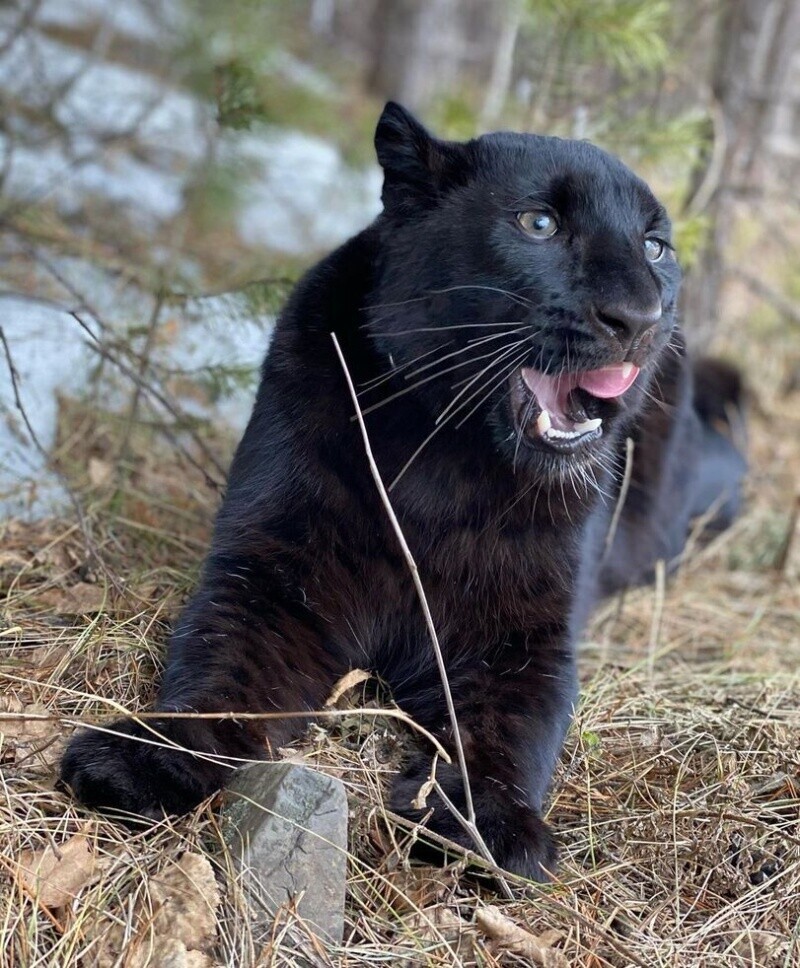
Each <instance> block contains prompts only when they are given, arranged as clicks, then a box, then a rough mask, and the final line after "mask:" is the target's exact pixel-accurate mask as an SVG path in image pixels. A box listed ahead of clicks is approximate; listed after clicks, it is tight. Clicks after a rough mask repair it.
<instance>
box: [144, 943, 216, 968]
mask: <svg viewBox="0 0 800 968" xmlns="http://www.w3.org/2000/svg"><path fill="white" fill-rule="evenodd" d="M212 966H213V962H212V961H211V958H210V957H209V956H208V955H207V954H205V953H204V952H202V951H194V950H190V949H189V948H187V947H186V945H185V944H184V943H183V942H182V941H178V940H177V939H176V938H168V939H167V940H166V941H164V942H163V947H162V948H161V949H160V951H159V952H158V953H157V954H154V955H153V956H152V957H151V960H149V961H148V962H147V968H212Z"/></svg>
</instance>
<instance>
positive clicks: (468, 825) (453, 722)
mask: <svg viewBox="0 0 800 968" xmlns="http://www.w3.org/2000/svg"><path fill="white" fill-rule="evenodd" d="M331 339H332V340H333V345H334V348H335V349H336V354H337V356H338V357H339V362H340V363H341V366H342V370H343V372H344V377H345V380H346V381H347V387H348V389H349V391H350V396H351V398H352V401H353V406H354V407H355V410H356V418H357V419H358V425H359V427H360V428H361V437H362V440H363V442H364V450H365V451H366V455H367V461H368V463H369V469H370V472H371V473H372V477H373V480H374V481H375V485H376V487H377V488H378V494H379V495H380V498H381V502H382V503H383V506H384V508H385V509H386V513H387V515H388V516H389V521H390V522H391V525H392V529H393V530H394V533H395V535H396V537H397V540H398V542H399V543H400V548H401V550H402V552H403V557H404V558H405V560H406V564H407V565H408V569H409V571H410V573H411V578H412V581H413V582H414V588H415V589H416V592H417V597H418V598H419V602H420V605H421V606H422V612H423V615H424V616H425V624H426V626H427V628H428V634H429V635H430V639H431V644H432V645H433V652H434V655H435V656H436V664H437V666H438V668H439V676H440V678H441V681H442V689H443V691H444V697H445V704H446V705H447V714H448V717H449V719H450V728H451V731H452V734H453V745H454V746H455V748H456V758H457V760H458V768H459V771H460V772H461V781H462V783H463V786H464V801H465V804H466V808H467V812H466V816H464V815H462V814H461V811H460V810H458V809H457V808H456V807H455V805H454V804H453V803H452V802H450V801H449V800H448V801H446V802H447V804H448V806H449V808H450V810H451V811H452V812H453V813H454V815H455V816H456V819H457V820H458V821H459V823H461V825H462V827H464V829H465V830H466V831H468V833H469V834H470V836H471V837H472V839H473V841H474V843H475V845H476V847H477V848H478V851H479V853H480V854H481V855H482V856H484V857H485V858H486V860H488V861H489V862H490V863H492V864H495V866H497V865H496V862H495V860H494V858H493V857H492V855H491V853H490V851H489V849H488V847H487V846H486V843H485V842H484V840H483V838H482V837H481V835H480V832H479V831H478V828H477V825H476V823H475V807H474V804H473V800H472V789H471V787H470V782H469V772H468V770H467V760H466V756H465V755H464V746H463V744H462V742H461V734H460V732H459V728H458V716H457V715H456V708H455V704H454V703H453V695H452V692H451V691H450V680H449V679H448V676H447V668H446V666H445V663H444V655H443V654H442V648H441V645H440V644H439V636H438V635H437V633H436V626H435V625H434V622H433V616H432V615H431V610H430V606H429V605H428V598H427V596H426V594H425V589H424V587H423V585H422V580H421V579H420V576H419V569H418V568H417V563H416V561H415V559H414V555H413V554H412V553H411V549H410V548H409V546H408V542H407V541H406V539H405V535H404V534H403V529H402V528H401V527H400V522H399V521H398V520H397V515H396V514H395V512H394V508H393V507H392V502H391V501H390V499H389V495H388V494H387V492H386V487H385V486H384V483H383V478H382V477H381V472H380V470H379V469H378V465H377V463H376V461H375V457H374V455H373V453H372V445H371V444H370V440H369V435H368V433H367V427H366V424H365V423H364V415H363V414H362V412H361V407H360V406H359V404H358V395H357V394H356V388H355V386H354V385H353V380H352V377H351V376H350V370H349V369H348V367H347V362H346V361H345V358H344V354H343V353H342V349H341V347H340V346H339V341H338V339H337V338H336V334H335V333H331ZM440 795H441V790H440ZM501 886H502V887H503V890H504V893H506V894H507V896H508V897H510V898H513V893H512V892H511V888H510V887H509V886H508V884H506V883H505V882H504V881H503V882H501Z"/></svg>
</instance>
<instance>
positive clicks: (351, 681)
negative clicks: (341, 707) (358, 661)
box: [325, 669, 370, 709]
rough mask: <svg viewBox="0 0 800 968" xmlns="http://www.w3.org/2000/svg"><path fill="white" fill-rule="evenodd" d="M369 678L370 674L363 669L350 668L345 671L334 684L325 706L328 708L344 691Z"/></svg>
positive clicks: (334, 703) (337, 700) (333, 704)
mask: <svg viewBox="0 0 800 968" xmlns="http://www.w3.org/2000/svg"><path fill="white" fill-rule="evenodd" d="M369 678H370V674H369V673H368V672H365V671H364V670H363V669H351V670H350V671H349V672H347V673H345V675H343V676H342V678H341V679H340V680H339V681H338V682H337V683H336V685H334V687H333V690H332V692H331V694H330V696H328V698H327V699H326V701H325V708H326V709H329V708H330V707H331V706H335V705H336V703H337V702H339V700H340V699H341V698H342V696H343V695H344V694H345V693H346V692H348V691H349V690H350V689H353V688H354V687H355V686H357V685H359V684H360V683H362V682H366V681H367V679H369Z"/></svg>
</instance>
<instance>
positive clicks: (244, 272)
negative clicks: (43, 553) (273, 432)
mask: <svg viewBox="0 0 800 968" xmlns="http://www.w3.org/2000/svg"><path fill="white" fill-rule="evenodd" d="M0 29H1V30H2V33H0V99H1V100H2V121H1V123H0V189H1V190H2V198H1V199H0V224H1V225H2V230H3V236H2V238H3V241H2V249H1V250H0V275H1V276H2V278H1V279H0V283H1V284H2V286H3V291H2V296H3V298H4V299H5V301H6V302H5V308H6V314H5V320H6V321H5V324H4V332H5V334H6V336H7V337H8V340H9V347H10V350H11V353H12V358H13V360H14V363H15V365H16V367H17V370H18V373H19V375H20V390H21V391H22V392H21V397H22V400H23V402H24V401H25V400H28V401H29V404H30V406H29V410H30V411H31V412H32V413H33V414H34V419H33V422H34V423H35V424H36V427H38V430H39V437H40V440H41V443H42V447H41V448H39V449H38V450H39V451H49V450H50V449H51V448H52V446H53V445H54V443H55V442H56V440H57V438H58V434H57V432H56V423H57V420H58V412H59V406H58V403H57V399H58V397H59V395H61V396H62V397H63V396H69V395H74V394H78V395H83V396H87V395H88V396H89V397H90V398H91V399H93V400H94V401H95V403H97V404H98V405H101V406H102V408H103V410H108V411H118V410H119V409H120V408H121V409H122V411H123V412H126V413H129V414H132V415H133V418H135V419H133V423H135V424H137V425H138V424H139V423H140V418H142V420H145V423H146V424H147V426H149V428H150V432H152V433H155V432H157V431H158V432H160V431H162V430H164V431H166V432H168V433H171V434H172V435H173V441H174V440H177V441H178V442H179V443H181V445H182V446H186V448H187V449H191V448H193V447H195V448H196V442H192V441H190V440H187V439H186V437H185V434H186V428H187V427H190V428H197V427H207V425H208V424H209V422H211V423H214V424H215V426H217V427H219V426H220V425H222V424H224V425H226V426H228V425H230V426H231V428H232V430H233V433H234V436H235V432H236V431H237V430H238V429H239V428H240V427H241V425H242V423H243V421H244V419H245V417H246V414H247V410H248V407H249V400H250V394H251V393H252V388H253V385H254V376H255V372H256V367H257V363H258V359H259V357H260V356H261V354H262V352H263V349H264V347H265V346H266V344H267V342H268V339H269V333H270V331H271V326H272V325H273V322H274V317H275V314H276V312H277V311H278V310H279V307H280V304H281V302H282V300H283V299H284V298H285V296H286V293H287V292H288V290H289V288H290V286H291V283H292V281H293V280H294V279H296V278H297V277H298V275H299V274H300V273H301V272H302V270H303V269H304V267H306V266H307V265H308V264H309V263H310V262H311V261H313V259H314V258H315V257H316V256H317V255H319V254H320V253H322V252H324V251H326V250H328V249H330V248H331V247H332V246H333V245H335V244H337V243H338V242H340V241H342V240H343V239H344V238H346V237H347V236H348V235H350V234H352V233H353V232H355V231H357V229H358V228H359V227H361V226H362V225H364V224H366V223H367V222H368V221H369V220H370V219H371V218H372V217H373V216H374V215H375V214H376V212H377V211H378V205H379V201H378V199H379V189H380V173H379V171H378V170H377V168H376V166H375V162H374V153H373V148H372V133H373V130H374V125H375V121H376V119H377V117H378V115H379V113H380V110H381V108H382V105H383V103H384V101H385V100H386V99H387V98H394V99H396V100H400V101H401V102H403V103H405V104H406V105H407V106H409V107H410V108H412V109H414V110H415V111H417V112H418V113H419V114H420V115H421V117H422V118H423V119H424V120H425V121H426V123H428V124H429V126H430V127H431V128H433V130H435V131H436V132H437V133H440V134H441V135H443V136H446V137H453V138H469V137H473V136H475V135H478V134H480V133H481V132H483V131H487V130H492V129H498V128H503V127H510V128H515V129H519V130H525V131H537V132H543V133H549V134H555V135H560V136H563V137H575V138H588V139H591V140H592V141H595V142H597V143H599V144H601V145H602V146H604V147H606V148H608V149H609V150H611V151H613V152H615V153H617V154H619V155H620V156H621V157H622V158H623V159H624V160H625V161H626V162H628V163H629V164H630V165H631V166H632V167H634V168H635V169H636V170H637V171H638V172H639V173H641V174H642V175H643V177H645V178H646V179H648V180H649V181H650V182H651V183H652V184H653V186H654V187H655V189H656V191H657V192H658V193H659V194H660V196H661V197H662V198H663V200H664V201H665V202H666V203H667V206H668V208H669V209H670V211H671V214H672V216H673V219H674V221H675V231H676V239H677V246H678V253H679V257H680V260H681V262H682V264H683V266H684V269H685V270H686V271H687V280H686V284H685V287H684V296H683V314H684V321H685V327H686V329H687V331H688V334H689V338H690V340H691V341H692V342H693V343H694V345H695V346H697V347H705V346H707V345H708V344H709V343H710V342H711V341H712V340H713V341H715V342H716V344H717V347H722V348H723V350H725V351H726V352H727V353H728V354H729V355H732V356H737V355H742V354H743V353H744V355H747V354H746V351H744V350H743V349H742V339H741V336H742V333H743V332H756V331H757V332H758V333H759V335H760V336H765V337H768V338H770V339H771V338H774V339H776V340H778V341H779V342H780V349H779V350H778V349H776V350H775V352H776V354H779V355H780V357H781V359H782V361H783V363H784V364H787V365H788V370H789V375H788V376H786V375H779V374H778V373H777V371H776V372H775V373H772V372H769V373H768V374H767V379H768V380H778V379H780V380H788V381H790V382H791V380H796V381H797V382H798V383H800V376H798V373H800V360H799V358H800V349H798V345H797V344H798V341H797V338H796V337H797V329H798V324H799V323H800V314H798V310H797V308H796V306H797V302H796V300H797V296H798V292H799V291H800V265H799V264H798V258H797V255H796V253H797V250H798V234H799V233H800V228H799V227H798V223H799V222H800V216H799V215H798V209H800V206H798V192H797V189H796V187H795V186H796V183H797V176H798V173H800V57H799V55H798V48H799V47H800V4H797V3H796V2H795V0H497V2H492V3H487V2H485V0H226V2H225V3H219V2H217V0H130V2H129V3H127V4H108V3H107V2H104V0H4V2H2V3H0ZM76 307H77V310H78V315H79V316H81V320H80V322H78V321H76V319H75V317H74V315H72V316H71V315H70V313H73V314H74V313H75V312H76ZM81 314H82V315H81ZM81 325H83V327H84V328H83V329H81ZM87 334H88V335H87ZM43 340H44V341H45V344H47V345H49V350H48V351H47V352H42V351H41V346H42V345H45V344H43V342H42V341H43ZM48 341H49V343H48ZM776 346H777V344H776ZM64 347H68V348H69V349H68V351H67V350H65V349H64ZM73 351H74V353H73ZM87 354H88V356H89V357H90V358H91V360H89V359H87ZM787 361H788V362H787ZM782 372H783V371H782ZM11 391H12V388H11V387H10V386H9V387H8V388H7V390H6V391H3V392H2V395H0V415H2V416H3V420H2V421H0V425H2V430H0V498H2V497H3V495H6V494H10V493H11V492H12V490H13V487H12V484H11V483H10V482H11V481H12V480H14V479H25V480H27V481H28V484H26V487H27V490H26V491H25V493H26V494H27V495H28V497H27V498H26V499H25V501H22V502H21V503H18V504H17V505H15V507H16V508H17V509H21V508H22V507H23V506H25V504H26V502H27V504H28V505H30V502H31V499H30V494H31V493H32V492H31V486H33V487H34V490H36V489H37V486H38V482H37V475H40V472H41V470H42V460H43V458H42V457H41V454H39V456H38V457H36V456H31V454H32V453H33V451H36V450H37V448H36V447H35V446H33V445H32V444H31V440H30V434H29V432H28V428H26V427H25V426H24V425H23V424H24V421H23V422H20V418H19V414H18V413H17V408H16V406H15V401H14V398H13V394H12V392H11ZM54 401H56V402H54ZM125 401H128V403H126V402H125ZM130 401H132V403H131V402H130ZM128 406H130V408H131V409H130V410H127V409H126V407H128ZM28 416H29V417H30V414H29V415H28ZM145 418H146V419H145ZM37 421H38V422H37ZM34 429H36V428H34ZM128 437H129V435H128ZM173 446H174V443H173ZM225 447H227V448H228V449H229V444H226V445H224V447H223V449H222V451H221V452H220V456H219V460H218V462H219V466H220V467H224V465H225V461H226V456H225V454H226V453H227V451H226V450H225ZM112 451H113V448H112ZM106 456H107V457H113V456H114V455H113V453H111V454H107V455H106ZM116 457H119V454H116ZM195 458H197V454H195ZM31 482H33V485H31ZM34 503H35V502H34Z"/></svg>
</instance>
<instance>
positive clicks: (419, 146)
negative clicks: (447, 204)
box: [375, 101, 467, 211]
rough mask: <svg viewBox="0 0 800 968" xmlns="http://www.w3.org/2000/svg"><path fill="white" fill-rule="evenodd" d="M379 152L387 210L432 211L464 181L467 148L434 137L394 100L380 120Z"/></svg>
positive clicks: (376, 138)
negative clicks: (442, 196) (447, 192)
mask: <svg viewBox="0 0 800 968" xmlns="http://www.w3.org/2000/svg"><path fill="white" fill-rule="evenodd" d="M375 150H376V152H377V154H378V161H379V162H380V164H381V167H382V168H383V193H382V195H381V198H382V200H383V206H384V208H385V209H386V210H387V211H397V210H405V211H411V210H414V209H417V210H418V209H420V208H430V207H432V206H433V205H435V204H436V199H437V198H438V197H439V196H440V194H441V193H442V192H443V191H444V190H445V189H446V188H447V187H449V186H450V185H451V184H455V183H459V182H463V180H464V175H465V169H466V162H467V158H466V152H465V148H464V145H461V144H458V143H456V142H452V141H440V140H439V139H438V138H434V137H433V135H431V134H429V133H428V132H427V131H426V130H425V128H424V127H423V126H422V125H421V124H420V123H419V121H417V119H416V118H415V117H414V115H413V114H411V112H410V111H407V110H406V109H405V108H404V107H402V106H401V105H399V104H396V103H395V102H394V101H389V102H388V103H387V105H386V107H385V108H384V109H383V114H381V116H380V120H379V121H378V127H377V128H376V129H375Z"/></svg>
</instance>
